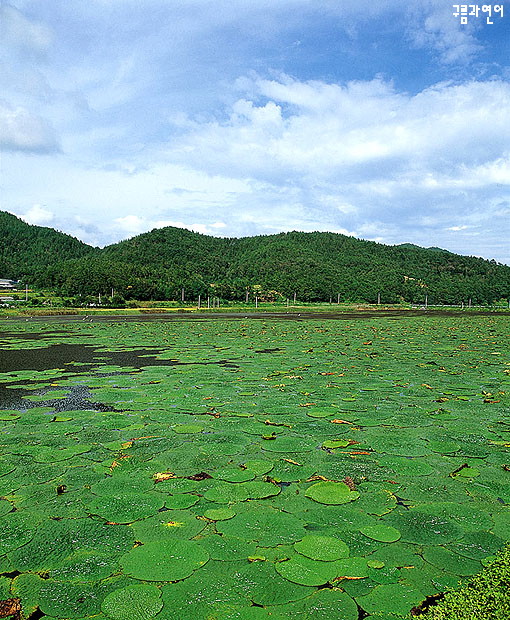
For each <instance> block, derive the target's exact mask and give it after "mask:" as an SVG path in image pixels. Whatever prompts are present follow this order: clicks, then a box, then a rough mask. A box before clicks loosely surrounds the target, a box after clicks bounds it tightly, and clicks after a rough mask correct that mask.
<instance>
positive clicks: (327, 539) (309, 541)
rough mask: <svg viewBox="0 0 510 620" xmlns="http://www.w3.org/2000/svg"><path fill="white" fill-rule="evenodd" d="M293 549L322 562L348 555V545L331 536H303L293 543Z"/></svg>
mask: <svg viewBox="0 0 510 620" xmlns="http://www.w3.org/2000/svg"><path fill="white" fill-rule="evenodd" d="M294 549H295V550H296V551H297V552H298V553H300V554H301V555H305V556H306V557H308V558H312V559H313V560H322V561H324V562H331V561H333V560H339V559H340V558H345V557H347V556H348V555H349V547H348V546H347V545H346V544H345V543H344V542H342V541H341V540H338V538H333V537H331V536H315V535H309V536H305V537H304V538H302V539H301V540H299V541H298V542H296V543H294Z"/></svg>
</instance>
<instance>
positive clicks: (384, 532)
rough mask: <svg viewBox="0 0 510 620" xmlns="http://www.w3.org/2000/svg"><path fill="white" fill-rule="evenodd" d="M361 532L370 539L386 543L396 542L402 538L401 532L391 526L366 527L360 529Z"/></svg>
mask: <svg viewBox="0 0 510 620" xmlns="http://www.w3.org/2000/svg"><path fill="white" fill-rule="evenodd" d="M360 532H361V533H362V534H364V535H365V536H367V537H368V538H373V539H374V540H379V541H381V542H386V543H392V542H395V541H397V540H398V539H399V538H400V532H399V531H398V530H397V529H396V528H394V527H391V525H381V524H377V525H365V526H364V527H362V528H360Z"/></svg>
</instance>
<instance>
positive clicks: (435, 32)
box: [408, 0, 483, 65]
mask: <svg viewBox="0 0 510 620" xmlns="http://www.w3.org/2000/svg"><path fill="white" fill-rule="evenodd" d="M453 10H454V9H453V4H450V3H449V2H447V3H445V2H443V1H441V0H439V1H437V0H436V1H430V0H429V1H428V2H423V1H421V2H419V3H414V4H410V5H409V9H408V14H409V15H411V16H412V18H411V20H410V22H409V28H408V33H409V37H410V40H411V42H412V44H413V45H414V46H415V47H416V48H419V49H430V50H432V51H433V52H434V53H435V54H437V56H438V58H439V60H440V62H442V63H444V64H446V65H453V64H460V65H467V64H469V63H470V62H471V61H472V60H473V59H474V57H475V56H476V54H477V53H478V52H480V51H481V50H482V49H483V46H482V45H481V44H480V43H479V41H478V40H477V38H476V29H477V25H476V20H471V21H470V22H468V23H467V24H462V25H461V23H460V18H459V17H456V18H455V17H454V15H453Z"/></svg>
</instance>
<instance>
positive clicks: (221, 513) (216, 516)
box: [204, 508, 236, 521]
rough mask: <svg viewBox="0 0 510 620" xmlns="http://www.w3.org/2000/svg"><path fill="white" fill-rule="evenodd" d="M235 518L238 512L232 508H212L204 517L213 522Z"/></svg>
mask: <svg viewBox="0 0 510 620" xmlns="http://www.w3.org/2000/svg"><path fill="white" fill-rule="evenodd" d="M235 516H236V512H235V511H234V510H231V509H230V508H210V509H209V510H206V511H205V512H204V517H205V518H206V519H211V520H212V521H227V519H232V517H235Z"/></svg>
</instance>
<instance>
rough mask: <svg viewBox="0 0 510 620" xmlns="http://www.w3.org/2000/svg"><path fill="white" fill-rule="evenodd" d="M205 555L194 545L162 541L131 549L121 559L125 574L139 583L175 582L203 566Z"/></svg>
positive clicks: (185, 541) (207, 556) (184, 541)
mask: <svg viewBox="0 0 510 620" xmlns="http://www.w3.org/2000/svg"><path fill="white" fill-rule="evenodd" d="M208 560H209V554H208V553H207V551H206V550H205V549H204V548H203V547H201V546H200V545H199V544H198V543H197V542H195V541H190V540H165V541H161V542H149V543H145V544H143V545H142V546H140V547H135V548H134V549H132V550H131V551H130V552H129V553H127V554H126V555H124V556H122V558H121V559H120V563H121V565H122V568H123V572H124V574H125V575H129V576H130V577H134V578H135V579H141V580H143V581H178V580H179V579H185V578H186V577H189V576H190V575H191V574H192V573H193V571H195V570H197V569H198V568H200V567H201V566H203V565H204V564H206V563H207V561H208Z"/></svg>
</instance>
